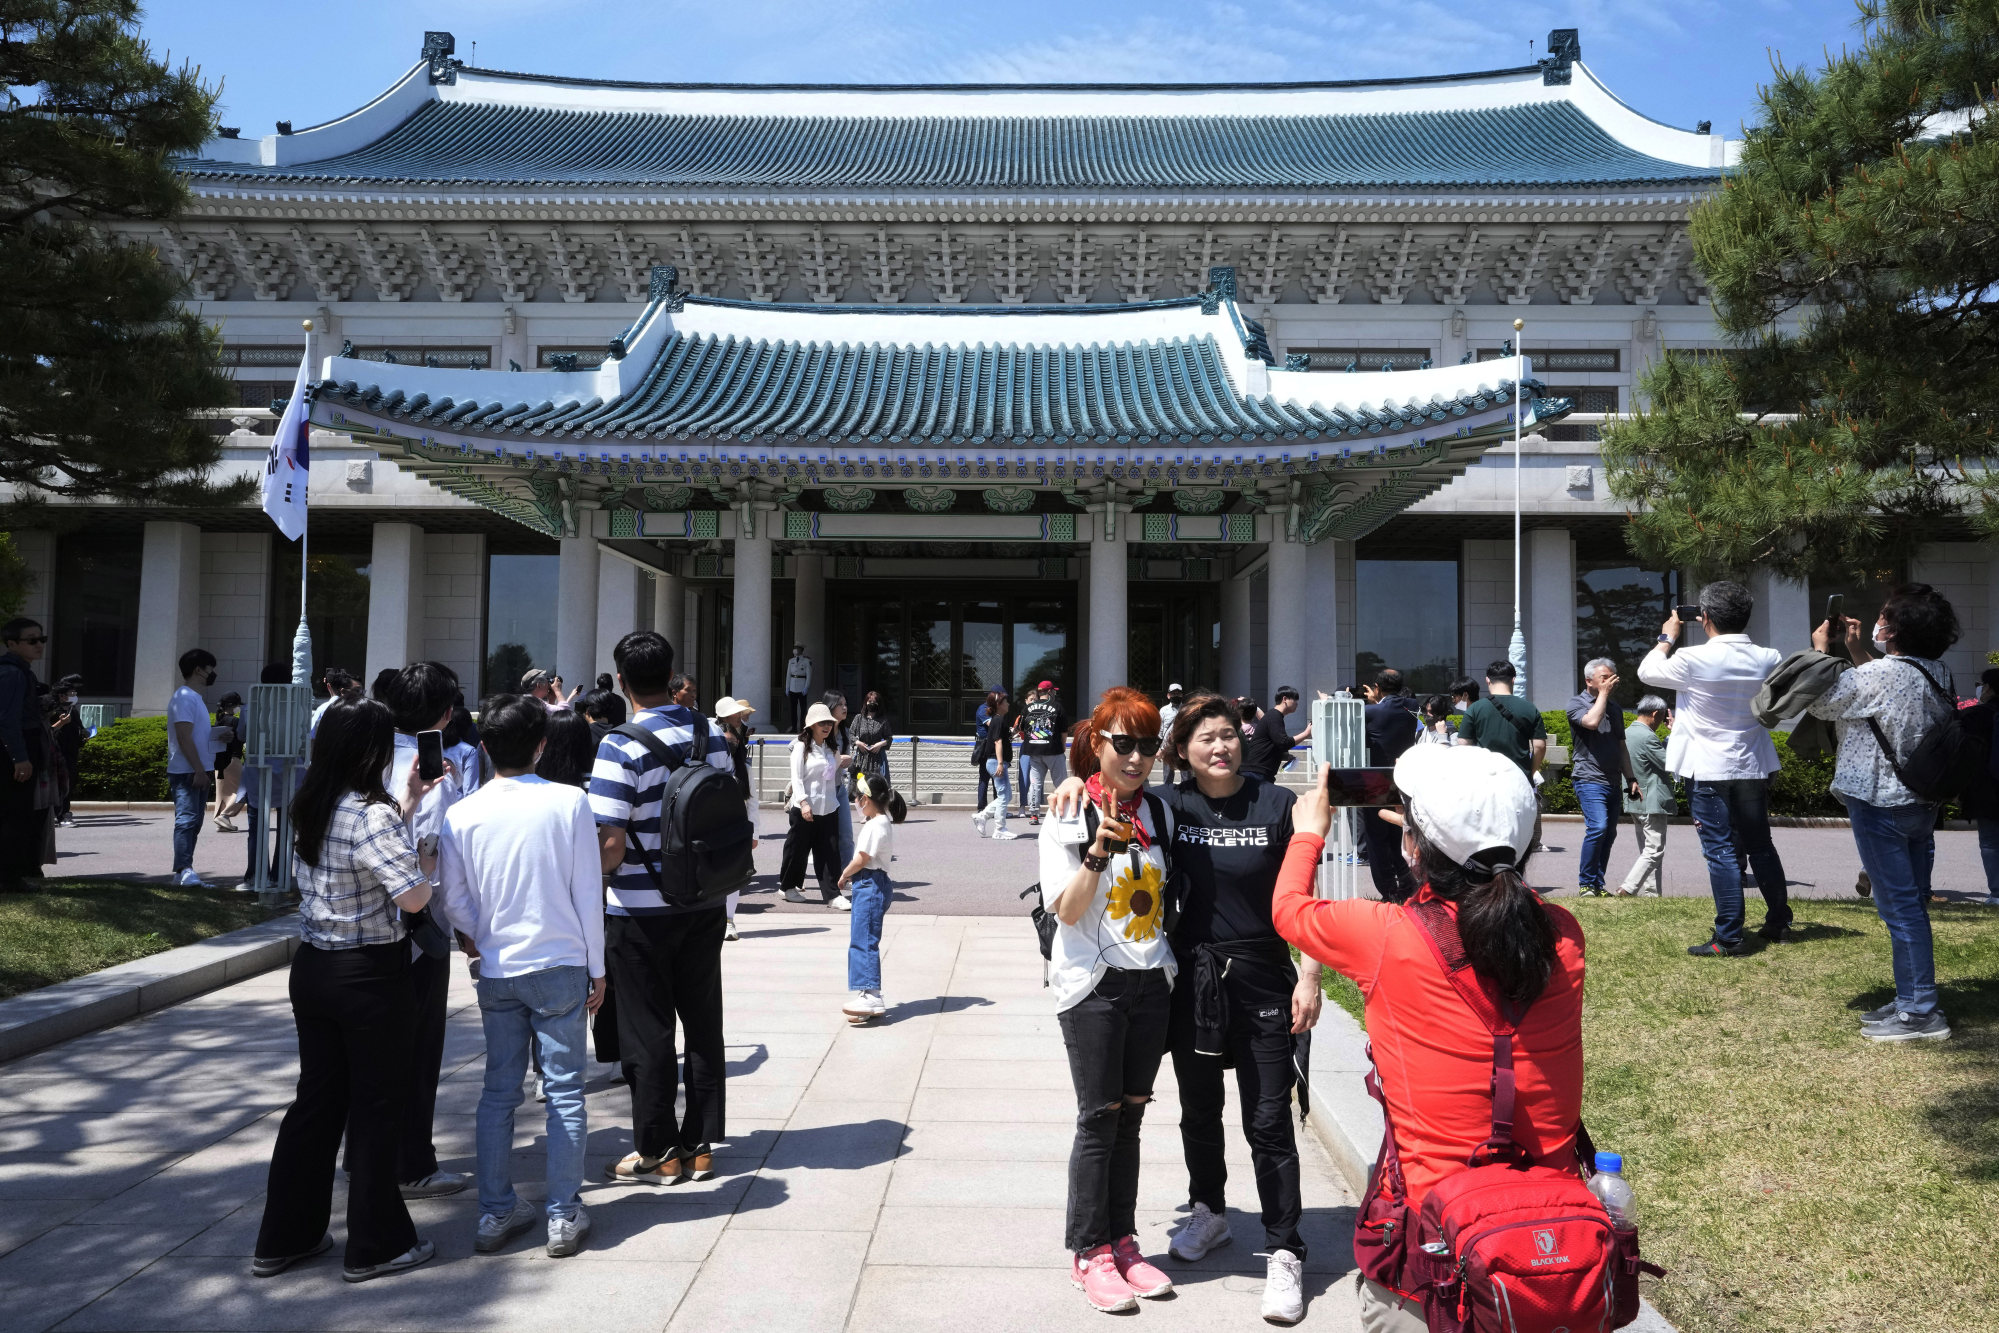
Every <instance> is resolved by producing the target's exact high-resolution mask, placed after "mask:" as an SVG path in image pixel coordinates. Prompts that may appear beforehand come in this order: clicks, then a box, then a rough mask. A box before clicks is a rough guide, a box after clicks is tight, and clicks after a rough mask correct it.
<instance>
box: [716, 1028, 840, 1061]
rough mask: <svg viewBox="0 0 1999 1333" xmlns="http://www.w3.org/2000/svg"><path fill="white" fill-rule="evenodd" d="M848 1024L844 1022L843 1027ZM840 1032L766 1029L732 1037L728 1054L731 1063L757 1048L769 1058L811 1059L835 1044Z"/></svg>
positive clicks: (823, 1053) (828, 1029) (824, 1052)
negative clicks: (755, 1035) (752, 1034)
mask: <svg viewBox="0 0 1999 1333" xmlns="http://www.w3.org/2000/svg"><path fill="white" fill-rule="evenodd" d="M844 1028H845V1025H844V1024H842V1025H841V1029H842V1030H844ZM838 1036H839V1032H838V1031H835V1030H834V1029H833V1028H832V1027H831V1026H828V1027H827V1028H826V1030H825V1031H823V1032H766V1033H764V1034H763V1035H762V1036H758V1037H735V1036H733V1035H732V1036H731V1037H730V1039H729V1042H728V1047H727V1050H728V1055H729V1059H730V1061H731V1062H734V1061H736V1060H741V1059H744V1058H746V1057H747V1056H749V1055H750V1054H751V1053H752V1052H754V1051H759V1050H760V1051H762V1052H763V1053H764V1055H765V1056H767V1057H769V1058H770V1059H773V1060H777V1059H812V1058H817V1057H821V1056H824V1055H825V1054H826V1052H827V1051H828V1050H830V1049H831V1048H832V1046H833V1041H834V1039H835V1038H836V1037H838Z"/></svg>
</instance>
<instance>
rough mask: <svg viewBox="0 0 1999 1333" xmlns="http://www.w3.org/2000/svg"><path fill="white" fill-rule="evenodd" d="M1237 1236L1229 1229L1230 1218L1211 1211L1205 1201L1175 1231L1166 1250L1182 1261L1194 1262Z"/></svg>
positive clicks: (1196, 1205) (1195, 1207) (1195, 1206)
mask: <svg viewBox="0 0 1999 1333" xmlns="http://www.w3.org/2000/svg"><path fill="white" fill-rule="evenodd" d="M1234 1239H1235V1236H1234V1235H1232V1234H1231V1233H1230V1231H1229V1220H1228V1218H1226V1217H1223V1216H1221V1215H1220V1214H1218V1213H1214V1212H1211V1211H1209V1209H1208V1205H1206V1204H1205V1203H1197V1204H1195V1205H1194V1211H1193V1212H1191V1213H1189V1214H1188V1215H1187V1220H1186V1221H1185V1222H1182V1223H1181V1224H1180V1229H1179V1230H1178V1231H1176V1232H1174V1233H1173V1240H1172V1242H1171V1243H1170V1244H1168V1245H1167V1247H1166V1252H1167V1253H1168V1254H1170V1255H1172V1256H1173V1257H1174V1258H1175V1259H1178V1260H1180V1261H1181V1262H1182V1263H1193V1262H1194V1261H1195V1260H1196V1259H1201V1258H1204V1257H1206V1255H1207V1253H1208V1251H1209V1250H1212V1249H1215V1248H1217V1247H1218V1246H1222V1245H1226V1244H1228V1243H1229V1242H1230V1241H1232V1240H1234Z"/></svg>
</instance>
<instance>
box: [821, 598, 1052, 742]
mask: <svg viewBox="0 0 1999 1333" xmlns="http://www.w3.org/2000/svg"><path fill="white" fill-rule="evenodd" d="M1073 592H1074V589H1073V586H1072V585H1068V584H1057V585H1054V586H1052V587H1051V586H1050V585H1049V584H1046V583H1034V584H1029V585H1027V586H1026V588H1024V589H1023V590H1021V591H1019V592H1013V591H1009V590H1005V589H999V590H995V589H993V588H981V589H976V590H975V589H952V588H948V587H939V588H934V589H933V588H924V589H922V590H921V592H920V594H916V593H914V592H913V590H910V589H906V588H905V589H902V590H894V589H888V588H882V587H880V586H878V585H877V586H869V585H866V584H858V583H850V584H835V585H833V586H832V587H831V588H829V589H828V594H827V600H828V602H829V606H828V621H829V627H830V630H831V639H832V643H833V648H834V663H833V670H834V678H835V679H837V680H839V681H841V682H843V687H849V693H850V696H851V701H852V702H853V703H855V704H858V703H859V702H860V697H861V695H862V694H864V693H865V692H866V691H868V690H879V691H881V695H882V702H883V704H884V706H885V707H886V708H887V709H888V712H889V716H890V718H891V720H892V721H893V723H894V725H895V727H896V729H897V731H898V732H915V733H918V734H922V733H925V732H931V733H937V734H945V735H951V734H966V733H969V732H970V731H971V730H972V727H973V719H974V716H975V715H976V714H977V712H978V709H979V705H980V704H982V703H984V702H985V697H986V691H988V690H1006V691H1007V692H1008V693H1009V694H1011V695H1012V696H1013V697H1014V698H1015V699H1018V698H1019V697H1020V692H1021V690H1022V689H1024V688H1026V687H1027V686H1031V685H1034V684H1036V683H1038V682H1040V681H1043V680H1055V681H1059V682H1061V683H1062V684H1063V685H1064V686H1066V687H1068V688H1069V690H1070V692H1071V693H1072V694H1073V693H1074V691H1075V686H1074V683H1073V682H1072V681H1071V680H1070V675H1071V672H1072V663H1073V661H1074V651H1073V648H1072V644H1073V643H1074V639H1075V613H1074V611H1073V609H1072V608H1073V606H1074V603H1075V599H1074V596H1073ZM1065 593H1067V594H1070V595H1069V596H1066V597H1065V596H1064V594H1065ZM856 690H857V691H858V692H856Z"/></svg>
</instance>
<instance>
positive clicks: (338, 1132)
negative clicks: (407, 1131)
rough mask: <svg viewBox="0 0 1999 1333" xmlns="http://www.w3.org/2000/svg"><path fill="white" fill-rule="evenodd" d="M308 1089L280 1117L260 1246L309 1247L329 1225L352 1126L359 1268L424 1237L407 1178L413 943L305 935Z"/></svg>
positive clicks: (301, 1083) (301, 1002) (296, 968)
mask: <svg viewBox="0 0 1999 1333" xmlns="http://www.w3.org/2000/svg"><path fill="white" fill-rule="evenodd" d="M291 1000H292V1019H293V1021H294V1022H295V1023H296V1024H297V1026H298V1096H297V1098H296V1099H295V1100H294V1101H293V1102H292V1104H291V1109H290V1110H288V1111H286V1112H285V1118H284V1121H283V1122H282V1123H281V1124H280V1125H279V1126H278V1142H277V1147H276V1148H274V1149H273V1150H272V1152H271V1171H270V1179H269V1182H268V1184H267V1186H266V1189H267V1193H266V1195H265V1198H264V1222H263V1226H262V1228H261V1229H260V1230H259V1231H258V1233H257V1254H258V1256H259V1257H260V1258H267V1259H276V1258H282V1257H284V1256H286V1255H293V1254H301V1253H303V1252H304V1251H306V1250H309V1249H311V1248H312V1247H313V1246H314V1245H315V1244H317V1243H318V1241H319V1238H320V1237H321V1236H323V1235H325V1234H326V1227H327V1223H328V1222H329V1221H330V1220H331V1218H332V1213H333V1163H334V1158H335V1157H336V1156H337V1155H338V1153H339V1151H340V1140H341V1136H342V1134H343V1133H344V1134H345V1135H346V1138H347V1254H346V1263H347V1266H348V1267H349V1268H360V1267H365V1266H367V1265H369V1264H378V1263H382V1262H383V1261H385V1260H388V1259H393V1258H395V1257H396V1256H397V1255H399V1254H401V1253H402V1252H403V1251H404V1250H407V1249H409V1248H410V1247H411V1246H412V1245H414V1244H416V1240H417V1237H416V1227H415V1225H414V1224H413V1223H412V1222H411V1221H410V1215H409V1209H408V1208H406V1207H404V1206H403V1196H402V1193H401V1191H400V1190H398V1189H397V1188H396V1186H397V1175H396V1154H397V1143H396V1140H397V1136H398V1134H399V1132H400V1128H401V1125H402V1113H403V1102H404V1099H405V1097H406V1096H407V1094H408V1089H409V1067H410V1048H411V1043H412V1037H413V1035H414V1033H413V1026H412V1024H411V1022H410V1011H411V1008H412V1005H413V1003H414V996H413V994H412V992H411V989H410V973H409V945H408V944H407V943H403V942H398V943H395V944H371V945H367V946H364V947H362V948H358V949H318V948H315V947H313V946H312V945H310V944H302V945H300V946H299V950H298V954H297V956H296V957H294V958H293V959H292V970H291Z"/></svg>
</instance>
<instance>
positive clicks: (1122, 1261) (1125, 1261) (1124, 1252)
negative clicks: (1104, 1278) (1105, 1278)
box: [1111, 1236, 1173, 1300]
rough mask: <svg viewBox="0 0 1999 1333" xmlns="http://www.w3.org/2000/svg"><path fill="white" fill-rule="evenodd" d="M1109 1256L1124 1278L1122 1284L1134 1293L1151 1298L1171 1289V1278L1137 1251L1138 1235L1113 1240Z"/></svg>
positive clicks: (1120, 1275)
mask: <svg viewBox="0 0 1999 1333" xmlns="http://www.w3.org/2000/svg"><path fill="white" fill-rule="evenodd" d="M1111 1258H1112V1259H1113V1260H1115V1261H1116V1263H1117V1271H1118V1276H1119V1277H1121V1278H1123V1279H1124V1284H1125V1285H1126V1286H1127V1287H1130V1288H1131V1290H1132V1293H1133V1294H1134V1295H1137V1296H1143V1297H1145V1298H1146V1299H1147V1300H1151V1299H1152V1298H1153V1297H1155V1296H1164V1295H1165V1294H1166V1293H1167V1292H1169V1291H1172V1290H1173V1279H1172V1278H1170V1277H1168V1276H1166V1274H1164V1273H1162V1272H1160V1271H1159V1270H1158V1269H1157V1268H1154V1267H1153V1266H1152V1265H1151V1264H1149V1263H1147V1262H1146V1261H1145V1256H1144V1255H1143V1254H1141V1253H1139V1250H1138V1237H1136V1236H1126V1237H1125V1238H1124V1239H1123V1240H1120V1241H1114V1242H1113V1243H1112V1244H1111Z"/></svg>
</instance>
